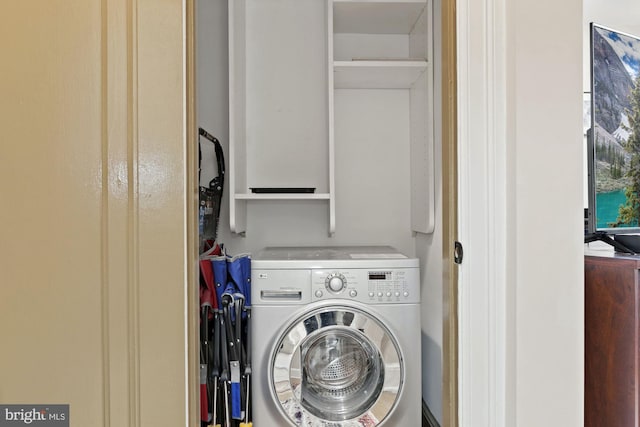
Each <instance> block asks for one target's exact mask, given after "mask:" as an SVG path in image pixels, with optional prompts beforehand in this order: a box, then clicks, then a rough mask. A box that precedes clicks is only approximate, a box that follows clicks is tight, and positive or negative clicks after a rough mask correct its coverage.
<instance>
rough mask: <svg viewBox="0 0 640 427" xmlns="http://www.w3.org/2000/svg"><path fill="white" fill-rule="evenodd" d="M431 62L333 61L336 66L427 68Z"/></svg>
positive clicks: (391, 60)
mask: <svg viewBox="0 0 640 427" xmlns="http://www.w3.org/2000/svg"><path fill="white" fill-rule="evenodd" d="M428 66H429V63H428V62H427V61H426V60H424V61H421V60H418V61H405V60H402V59H398V60H394V59H390V60H355V61H333V67H334V68H422V69H426V68H427V67H428Z"/></svg>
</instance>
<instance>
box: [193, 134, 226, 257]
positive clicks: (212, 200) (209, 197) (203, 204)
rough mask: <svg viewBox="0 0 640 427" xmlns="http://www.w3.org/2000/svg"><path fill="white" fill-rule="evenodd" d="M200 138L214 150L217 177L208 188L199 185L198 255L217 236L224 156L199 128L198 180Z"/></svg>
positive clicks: (200, 166)
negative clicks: (211, 145)
mask: <svg viewBox="0 0 640 427" xmlns="http://www.w3.org/2000/svg"><path fill="white" fill-rule="evenodd" d="M200 137H204V138H206V139H207V140H209V141H211V142H212V143H213V145H214V148H215V153H216V164H217V166H218V175H217V176H216V177H214V178H213V179H212V180H211V181H210V182H209V186H203V185H202V184H200V198H199V200H200V207H199V218H198V219H199V230H200V253H202V252H204V251H206V250H207V247H208V246H209V245H213V242H214V241H216V239H217V235H218V221H219V219H220V205H221V204H222V191H223V188H224V174H225V164H224V154H223V152H222V145H220V141H218V139H217V138H216V137H215V136H213V135H211V134H210V133H209V132H207V131H206V130H204V129H202V128H199V131H198V151H199V161H198V180H200V172H201V169H202V147H201V145H200V144H201V142H200Z"/></svg>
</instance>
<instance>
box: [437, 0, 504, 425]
mask: <svg viewBox="0 0 640 427" xmlns="http://www.w3.org/2000/svg"><path fill="white" fill-rule="evenodd" d="M456 9H457V10H456V15H457V30H456V34H457V43H456V47H457V60H458V62H457V67H458V68H457V83H458V86H457V101H458V106H459V108H458V110H457V120H458V123H457V131H458V139H457V142H458V145H457V149H458V153H457V161H458V165H457V167H458V185H457V190H458V198H457V199H458V203H459V205H458V215H457V219H458V232H459V236H460V241H461V242H462V243H463V245H464V250H465V254H466V255H465V258H464V261H463V262H462V264H461V265H460V266H459V267H460V268H459V281H458V283H457V285H458V303H459V307H458V316H459V319H458V321H459V342H458V343H459V349H458V356H459V369H458V379H459V393H458V404H459V410H458V416H459V424H460V425H462V426H470V425H473V426H474V427H506V426H511V425H515V417H514V410H513V408H514V405H513V404H514V402H515V397H514V393H513V392H511V391H512V390H511V388H513V387H514V384H515V382H514V381H513V379H514V378H513V376H512V375H510V372H512V370H513V363H514V362H513V361H514V358H513V354H512V347H513V346H511V347H508V346H507V342H514V341H513V340H512V335H511V334H513V327H509V324H510V323H509V322H508V319H509V318H512V313H511V312H510V311H509V307H514V305H513V303H512V302H510V300H509V299H510V298H513V295H514V293H513V290H511V291H510V290H509V289H508V287H507V279H508V277H507V276H508V273H507V272H508V269H507V267H508V261H509V258H508V251H507V248H508V241H507V232H508V227H509V224H508V217H507V202H508V200H507V198H508V186H507V183H508V177H509V166H508V164H507V142H508V141H507V139H508V138H507V131H508V126H507V124H508V118H509V115H508V112H507V108H506V105H507V96H508V91H507V66H508V64H507V44H506V43H507V22H506V1H505V0H457V5H456ZM508 391H509V392H508ZM510 408H511V409H510ZM445 425H446V424H445Z"/></svg>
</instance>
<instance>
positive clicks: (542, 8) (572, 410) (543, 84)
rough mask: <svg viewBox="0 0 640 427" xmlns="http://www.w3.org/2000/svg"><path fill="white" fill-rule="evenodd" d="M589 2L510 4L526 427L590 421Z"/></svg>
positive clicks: (513, 205)
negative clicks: (585, 121) (585, 74)
mask: <svg viewBox="0 0 640 427" xmlns="http://www.w3.org/2000/svg"><path fill="white" fill-rule="evenodd" d="M581 12H582V0H564V1H562V2H558V1H556V0H514V1H511V2H508V8H507V22H508V34H509V37H508V38H507V40H508V42H507V43H508V44H507V52H508V64H507V79H508V90H509V93H508V98H507V111H508V112H509V114H508V139H509V145H508V152H507V153H508V162H509V165H511V168H510V170H509V172H508V176H509V179H508V182H507V185H508V206H507V218H508V247H509V254H511V255H510V257H509V259H508V276H509V278H510V280H509V282H508V286H509V301H510V302H511V303H512V305H511V307H512V310H509V312H508V314H509V323H511V324H512V325H513V335H512V336H510V339H511V341H510V342H509V343H508V347H509V348H508V350H509V355H510V357H511V358H512V359H511V360H512V361H513V362H514V363H513V364H512V366H511V368H510V369H509V372H508V374H509V375H510V377H509V378H510V380H509V383H510V384H511V385H512V389H513V391H514V392H515V399H514V403H515V408H513V413H512V415H514V416H515V421H516V424H515V425H517V426H518V427H527V426H531V427H534V426H535V427H538V426H542V425H544V426H558V427H570V426H575V427H577V426H582V425H583V365H584V364H583V359H584V355H583V347H584V344H583V335H584V313H583V306H584V290H583V246H582V239H583V229H582V216H583V212H582V208H583V204H582V191H581V189H582V176H583V175H582V174H583V171H582V161H581V159H582V138H581V131H582V106H581V104H582V81H581V79H579V78H576V77H577V76H580V72H581V69H582V13H581Z"/></svg>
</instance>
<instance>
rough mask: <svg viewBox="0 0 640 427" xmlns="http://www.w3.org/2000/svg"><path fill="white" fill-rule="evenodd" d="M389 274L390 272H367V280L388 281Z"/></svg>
mask: <svg viewBox="0 0 640 427" xmlns="http://www.w3.org/2000/svg"><path fill="white" fill-rule="evenodd" d="M390 279H391V272H390V271H370V272H369V280H390Z"/></svg>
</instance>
